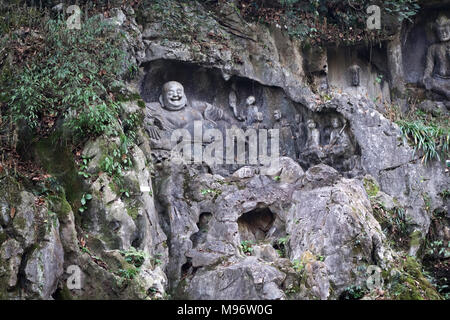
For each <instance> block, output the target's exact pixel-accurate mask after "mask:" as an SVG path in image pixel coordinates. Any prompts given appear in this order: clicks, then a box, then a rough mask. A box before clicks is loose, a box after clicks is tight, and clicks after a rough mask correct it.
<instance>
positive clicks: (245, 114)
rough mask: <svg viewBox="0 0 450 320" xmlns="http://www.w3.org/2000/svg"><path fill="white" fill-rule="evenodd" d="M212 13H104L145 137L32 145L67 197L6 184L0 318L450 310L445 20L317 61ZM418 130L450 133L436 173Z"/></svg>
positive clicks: (429, 20)
mask: <svg viewBox="0 0 450 320" xmlns="http://www.w3.org/2000/svg"><path fill="white" fill-rule="evenodd" d="M213 3H214V4H207V3H205V1H167V5H168V7H167V8H168V9H167V10H166V9H162V8H161V7H158V6H156V5H154V4H151V2H148V4H147V2H146V1H144V4H143V5H140V6H138V7H135V8H134V9H133V8H132V7H131V6H125V5H123V6H122V7H121V8H116V9H111V10H109V11H108V12H109V15H107V16H105V17H106V18H105V17H104V18H103V19H106V20H107V21H109V22H111V21H112V22H113V24H114V27H115V28H117V29H118V30H121V31H123V32H124V38H125V39H126V41H125V44H124V47H123V48H122V49H123V50H124V51H126V53H127V59H128V60H130V61H133V62H135V64H136V65H137V68H135V70H133V74H132V76H127V77H124V78H125V79H124V81H125V82H126V83H125V87H124V88H123V89H122V92H121V94H122V95H123V96H126V97H127V99H122V100H126V101H124V102H122V101H121V102H120V103H121V104H122V108H123V111H122V113H123V114H124V115H126V116H125V118H123V116H122V115H120V117H121V119H122V122H123V123H125V121H124V120H123V119H130V115H136V118H139V119H140V121H137V122H134V123H131V122H130V123H131V124H129V128H128V129H127V127H126V124H124V126H125V129H126V130H132V131H133V133H134V135H133V139H129V140H130V141H128V144H127V143H124V141H125V140H124V138H123V135H120V134H116V135H114V134H102V135H100V136H96V137H95V138H94V137H92V136H89V137H86V138H85V139H84V140H83V142H82V143H79V144H78V145H77V146H76V148H75V147H74V148H70V147H69V146H68V145H67V143H66V144H64V143H61V142H58V143H54V142H53V140H52V137H53V136H54V135H55V134H56V135H58V134H60V133H61V132H65V129H64V127H63V126H62V124H57V126H60V127H57V129H55V130H54V131H53V132H56V133H51V134H49V135H48V136H47V137H46V138H45V139H44V138H42V139H40V140H39V141H38V142H33V144H32V145H31V146H30V148H29V150H27V151H26V152H22V153H23V154H22V155H21V156H22V157H23V156H25V155H26V158H28V159H29V160H30V161H32V162H34V163H35V164H37V165H39V166H40V167H41V168H43V170H45V171H46V172H47V173H48V175H49V176H51V177H54V178H55V179H56V180H57V181H58V182H59V184H60V188H59V191H58V192H57V193H51V194H49V193H47V195H46V194H43V193H41V194H38V193H36V192H34V191H33V190H34V189H33V183H32V182H30V181H28V182H24V179H19V178H18V177H17V176H14V175H12V174H7V173H6V170H0V299H192V300H200V299H220V300H225V299H244V300H257V299H276V300H278V299H281V300H283V299H294V300H295V299H306V300H313V299H332V300H335V299H361V298H362V299H447V298H448V296H449V291H448V288H446V287H445V286H443V284H445V282H446V281H448V280H443V279H449V278H450V274H449V272H448V270H449V265H448V263H449V261H448V259H449V257H450V251H449V248H450V242H449V240H450V228H449V225H448V223H449V219H450V213H449V212H450V211H449V208H450V207H449V198H450V197H449V195H450V191H449V190H450V179H449V171H448V170H449V169H448V164H447V163H446V161H445V160H447V159H450V156H449V150H448V144H449V133H448V132H449V127H448V119H449V108H450V100H449V99H450V55H449V52H450V51H449V50H450V20H449V19H450V9H449V8H450V7H449V4H448V3H447V2H445V1H444V2H443V4H442V5H439V4H434V3H433V4H430V5H423V6H422V7H421V9H420V10H419V11H418V13H417V14H416V15H415V16H414V17H412V18H411V21H408V20H404V21H403V22H402V23H399V24H397V25H396V29H395V30H394V31H393V35H391V36H390V37H389V39H388V40H380V42H379V43H377V44H376V45H375V44H366V43H363V42H362V41H361V42H357V43H354V44H351V45H350V44H348V45H345V44H339V45H334V44H331V43H330V44H329V45H326V44H322V45H321V46H320V47H319V46H318V45H315V44H310V43H304V42H302V41H301V40H300V39H297V38H295V37H292V36H289V34H288V32H287V31H286V30H284V29H283V27H281V28H279V27H276V26H266V25H262V24H260V23H257V22H252V21H247V20H246V19H244V18H243V17H242V16H241V15H240V14H239V10H235V9H234V7H233V6H236V5H237V4H239V3H241V1H219V2H218V3H215V2H214V1H213ZM244 3H245V1H244ZM169 4H170V5H169ZM211 6H214V8H213V7H211ZM55 10H56V9H53V11H51V12H52V14H55ZM158 10H161V12H159V11H158ZM171 15H174V16H177V15H179V17H183V19H181V18H180V21H179V23H178V24H177V25H168V23H169V22H170V21H172V20H170V19H173V16H171ZM193 26H196V28H195V37H194V35H193V34H191V33H190V32H191V31H190V30H192V28H193ZM372 45H373V46H372ZM0 53H1V48H0ZM100 72H101V71H100ZM130 97H132V98H130ZM117 100H119V99H118V98H117ZM0 103H1V100H0ZM393 106H396V108H394V107H393ZM394 110H396V111H395V112H394ZM414 112H416V113H420V114H422V115H423V114H427V115H428V116H427V117H428V118H433V117H439V118H440V119H441V121H444V123H445V125H444V127H443V130H444V131H443V132H444V134H443V138H442V139H441V141H440V143H441V145H444V144H445V143H446V145H447V149H445V148H444V149H443V152H441V153H440V157H439V159H438V158H433V159H427V160H428V161H424V150H423V149H422V148H420V147H416V145H414V138H413V137H412V136H411V135H409V136H408V133H405V131H404V127H403V126H402V125H401V123H403V122H401V121H400V122H399V121H397V120H398V119H397V118H395V117H396V116H398V115H399V114H400V115H406V114H411V113H414ZM394 114H395V117H394ZM433 115H434V116H433ZM436 115H437V116H436ZM394 120H395V121H394ZM59 121H61V120H59ZM445 121H446V122H445ZM127 123H128V122H127ZM232 128H234V130H235V131H234V132H238V137H237V138H228V136H229V135H230V132H231V131H230V129H232ZM199 130H200V131H201V132H200V133H199ZM239 130H242V131H239ZM239 132H241V133H242V139H241V138H240V136H239ZM252 132H254V133H255V134H254V135H252V134H251V133H252ZM180 133H181V134H180ZM63 134H64V133H63ZM245 134H247V135H246V136H245ZM276 138H278V140H277V141H276ZM235 139H236V140H237V141H236V145H233V143H234V142H235ZM239 139H241V140H240V142H241V145H242V150H241V151H242V152H241V153H240V154H239V150H240V149H239V148H240V146H239V143H240V142H239ZM445 139H447V140H446V142H445ZM37 140H38V139H36V140H35V141H37ZM30 141H31V140H30ZM191 142H192V144H191ZM264 142H267V144H264ZM277 143H278V145H277ZM230 144H231V145H232V146H233V147H232V148H231V149H230V150H231V153H228V151H227V148H228V147H229V145H230ZM124 145H125V147H124ZM180 146H181V147H182V148H180ZM275 147H277V149H276V150H275ZM124 148H125V151H124ZM176 148H179V149H177V150H178V151H180V150H181V151H182V156H184V158H183V159H181V161H180V159H179V158H176V157H175V153H173V150H174V149H176ZM222 149H223V150H222ZM252 150H253V151H256V154H257V155H258V157H257V159H256V161H254V160H255V159H254V158H252V157H253V153H252ZM181 151H180V152H181ZM117 152H119V153H117ZM125 154H126V155H125ZM189 154H191V155H192V159H193V160H194V161H188V160H191V159H190V158H189V159H187V158H186V157H187V156H188V155H189ZM199 154H200V160H197V161H196V158H195V157H196V156H198V155H199ZM264 154H266V155H268V156H269V159H272V163H270V164H268V163H264V162H263V159H262V157H259V156H261V155H264ZM277 154H278V156H277ZM178 155H180V154H178ZM205 155H210V156H212V158H213V159H215V161H216V162H211V161H207V160H205ZM240 155H242V159H239V157H240ZM271 155H272V156H273V155H275V156H276V159H277V161H274V158H273V157H272V158H270V156H271ZM116 158H117V159H119V160H117V161H119V162H120V161H122V160H123V159H128V162H120V163H121V165H120V168H119V169H117V167H116V166H115V162H114V163H112V162H111V163H109V162H108V161H115V160H112V159H116ZM210 158H211V157H210ZM120 159H122V160H120ZM202 160H203V161H202ZM239 160H241V161H239ZM1 168H2V167H1V166H0V169H1ZM79 172H81V174H80V173H79ZM48 194H49V195H48ZM436 265H439V266H440V267H439V269H433V268H434V267H431V266H436Z"/></svg>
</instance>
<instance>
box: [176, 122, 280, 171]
mask: <svg viewBox="0 0 450 320" xmlns="http://www.w3.org/2000/svg"><path fill="white" fill-rule="evenodd" d="M171 143H172V144H173V145H174V147H173V148H172V150H171V160H172V161H174V162H175V163H185V164H201V163H203V162H204V163H206V164H208V165H224V164H225V165H234V164H240V165H244V164H249V165H258V164H259V165H262V166H265V167H276V166H278V163H279V157H280V139H279V130H278V129H254V128H249V129H247V130H246V131H244V130H243V129H240V128H238V127H237V126H234V125H233V126H232V127H231V128H229V129H226V130H225V137H224V135H223V134H222V131H220V130H219V129H206V130H203V122H202V121H194V132H193V135H191V133H190V132H189V131H188V130H187V129H176V130H174V131H173V132H172V135H171Z"/></svg>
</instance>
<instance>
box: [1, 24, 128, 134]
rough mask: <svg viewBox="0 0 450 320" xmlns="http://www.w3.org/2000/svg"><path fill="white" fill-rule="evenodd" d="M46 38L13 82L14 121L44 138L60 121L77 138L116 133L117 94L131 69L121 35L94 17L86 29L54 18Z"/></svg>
mask: <svg viewBox="0 0 450 320" xmlns="http://www.w3.org/2000/svg"><path fill="white" fill-rule="evenodd" d="M42 38H43V39H44V46H43V49H42V50H40V51H39V52H38V53H37V54H36V56H35V57H33V58H31V61H27V62H26V63H25V66H24V67H23V70H22V72H17V74H16V76H15V77H14V79H13V81H11V87H10V88H9V99H8V101H7V103H8V106H9V108H10V113H11V114H12V116H13V119H14V121H15V122H16V123H21V124H25V125H27V126H28V127H30V128H31V129H32V130H33V131H34V132H35V133H41V134H42V133H45V132H47V131H49V130H51V128H52V127H53V126H54V125H55V124H56V121H57V120H60V119H62V120H63V121H64V124H65V125H66V126H67V127H69V128H71V129H72V130H73V132H74V134H75V135H76V136H77V137H86V136H92V135H94V136H95V135H100V134H102V133H114V127H115V126H118V121H117V119H118V116H119V112H120V105H119V104H118V103H116V102H115V96H114V95H115V92H117V91H118V89H119V88H120V87H121V86H122V83H121V82H120V80H119V79H120V77H121V75H122V74H123V70H127V69H128V66H127V63H126V62H125V58H126V53H125V52H124V51H123V49H122V44H123V36H122V34H121V33H120V32H119V31H118V30H117V29H115V28H114V27H113V26H112V25H110V24H108V23H107V22H105V21H104V20H102V18H101V17H99V16H94V17H91V18H89V19H87V21H86V22H85V23H83V28H82V30H69V29H67V28H66V24H65V21H63V20H62V19H56V20H52V19H50V20H48V21H47V22H46V24H45V28H44V29H43V30H42Z"/></svg>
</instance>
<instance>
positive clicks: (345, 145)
mask: <svg viewBox="0 0 450 320" xmlns="http://www.w3.org/2000/svg"><path fill="white" fill-rule="evenodd" d="M331 126H332V127H333V129H332V130H331V134H330V143H329V144H328V145H327V146H326V149H327V151H329V152H330V153H332V154H334V155H337V156H340V155H344V154H345V153H347V152H348V153H350V154H349V156H351V153H352V150H351V149H352V143H351V141H350V138H349V136H348V134H347V133H346V132H345V127H346V125H345V124H344V126H343V127H341V125H340V121H339V119H338V118H337V117H335V118H333V119H332V120H331Z"/></svg>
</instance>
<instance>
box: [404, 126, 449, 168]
mask: <svg viewBox="0 0 450 320" xmlns="http://www.w3.org/2000/svg"><path fill="white" fill-rule="evenodd" d="M397 124H398V125H399V126H400V129H401V131H402V134H403V136H404V137H405V138H407V139H408V140H409V141H410V142H411V143H412V144H413V145H414V150H415V152H417V150H419V149H420V150H422V152H423V156H422V161H423V162H424V163H426V162H427V161H430V160H433V159H437V160H440V159H441V158H446V157H448V154H449V145H450V128H449V127H443V126H438V125H436V124H433V123H424V121H422V120H414V121H406V120H399V121H397Z"/></svg>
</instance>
